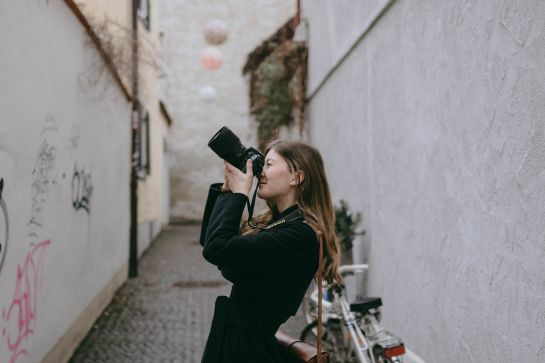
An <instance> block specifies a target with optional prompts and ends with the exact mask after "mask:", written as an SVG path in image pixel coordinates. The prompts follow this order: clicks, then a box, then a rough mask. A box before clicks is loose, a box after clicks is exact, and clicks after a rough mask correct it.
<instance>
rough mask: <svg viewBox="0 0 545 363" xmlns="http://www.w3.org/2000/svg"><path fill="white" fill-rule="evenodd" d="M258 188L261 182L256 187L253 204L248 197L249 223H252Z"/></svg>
mask: <svg viewBox="0 0 545 363" xmlns="http://www.w3.org/2000/svg"><path fill="white" fill-rule="evenodd" d="M257 189H259V184H258V185H257V186H256V187H255V190H254V195H253V197H252V203H251V204H250V199H246V203H247V204H248V223H251V221H252V216H253V214H254V206H255V197H256V195H257Z"/></svg>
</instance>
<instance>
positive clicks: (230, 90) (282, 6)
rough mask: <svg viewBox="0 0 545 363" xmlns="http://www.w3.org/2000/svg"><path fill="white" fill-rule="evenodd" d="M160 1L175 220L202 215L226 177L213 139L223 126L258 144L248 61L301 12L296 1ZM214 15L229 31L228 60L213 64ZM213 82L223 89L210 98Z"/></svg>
mask: <svg viewBox="0 0 545 363" xmlns="http://www.w3.org/2000/svg"><path fill="white" fill-rule="evenodd" d="M159 6H160V8H159V12H160V15H159V19H160V20H159V21H160V22H161V24H160V28H161V30H162V31H164V34H165V36H164V51H165V59H166V62H167V64H168V67H169V69H170V77H169V79H170V80H171V82H170V86H169V88H168V92H167V96H168V99H169V100H170V105H171V109H170V111H171V114H172V117H173V119H174V120H175V122H174V123H173V125H172V128H171V134H170V136H169V143H168V145H169V148H170V150H171V157H172V159H171V178H170V180H171V207H170V213H171V215H172V220H173V221H175V222H198V221H200V219H201V218H202V213H203V210H204V202H205V200H206V195H207V193H208V187H209V185H210V184H211V183H214V182H218V181H222V180H223V162H222V160H221V159H220V158H219V157H218V156H217V155H216V154H214V153H213V151H212V150H211V149H210V148H209V147H208V146H207V143H208V141H209V140H210V138H211V137H212V136H213V135H214V134H215V133H216V132H217V131H218V130H219V129H220V128H221V127H222V126H228V127H229V128H230V129H231V130H233V132H235V133H236V134H237V135H238V136H239V137H240V139H241V142H242V143H243V144H244V145H246V146H247V147H249V146H255V143H256V135H255V132H254V131H253V128H252V123H253V121H252V118H251V115H250V114H249V99H248V82H247V79H245V78H244V77H243V75H242V68H243V66H244V64H245V62H246V58H247V55H248V54H249V53H250V52H251V51H252V50H253V49H254V48H255V46H256V45H257V44H259V43H261V42H262V41H263V40H265V39H266V38H267V37H269V36H270V35H271V34H273V33H274V32H275V31H276V29H277V28H278V27H279V26H281V25H282V24H284V23H285V22H286V21H287V20H288V19H289V18H290V17H292V16H293V15H294V14H295V11H296V2H295V1H281V0H259V1H250V2H241V1H236V0H229V1H219V0H210V1H198V2H195V1H172V0H165V1H161V2H160V4H159ZM211 20H220V21H223V22H224V23H225V24H226V27H227V30H228V36H227V40H226V41H225V42H224V43H222V44H220V45H217V46H215V48H216V49H217V50H218V51H219V52H220V53H221V56H222V60H223V62H222V64H221V66H220V67H219V68H217V69H214V70H207V69H205V68H203V65H202V63H201V57H202V55H203V52H205V50H206V49H207V48H209V47H210V46H211V44H209V43H207V41H206V39H205V37H204V34H203V28H204V27H205V25H206V24H207V23H208V22H209V21H211ZM207 86H208V87H211V88H213V89H214V90H215V92H216V96H215V99H214V100H210V101H208V102H207V101H206V100H207V98H206V96H207V95H206V93H205V94H204V95H203V91H205V90H206V88H205V87H207ZM203 88H205V89H204V90H203ZM208 89H210V88H208ZM203 96H204V97H203ZM260 202H261V201H260ZM259 205H260V206H261V207H262V206H263V205H264V204H262V203H260V204H259Z"/></svg>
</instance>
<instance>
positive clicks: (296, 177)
mask: <svg viewBox="0 0 545 363" xmlns="http://www.w3.org/2000/svg"><path fill="white" fill-rule="evenodd" d="M303 180H305V172H304V171H302V170H298V171H296V172H295V173H294V174H293V178H292V179H291V181H290V185H294V186H297V185H299V184H301V183H302V182H303Z"/></svg>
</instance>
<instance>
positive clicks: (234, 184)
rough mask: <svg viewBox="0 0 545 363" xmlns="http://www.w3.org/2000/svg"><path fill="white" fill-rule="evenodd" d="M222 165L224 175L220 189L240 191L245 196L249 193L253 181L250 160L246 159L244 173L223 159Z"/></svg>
mask: <svg viewBox="0 0 545 363" xmlns="http://www.w3.org/2000/svg"><path fill="white" fill-rule="evenodd" d="M223 165H224V173H225V175H224V179H223V180H224V182H223V187H222V190H223V191H231V192H233V193H242V194H245V195H246V196H247V195H248V194H249V193H250V189H252V183H253V181H254V172H253V164H252V160H250V159H248V160H246V173H243V172H242V171H240V170H239V169H237V168H236V167H234V166H233V165H231V164H230V163H228V162H227V161H225V160H224V161H223Z"/></svg>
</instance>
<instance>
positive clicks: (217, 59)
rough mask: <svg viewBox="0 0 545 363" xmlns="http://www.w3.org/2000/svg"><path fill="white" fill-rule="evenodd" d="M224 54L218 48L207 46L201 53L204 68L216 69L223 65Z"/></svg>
mask: <svg viewBox="0 0 545 363" xmlns="http://www.w3.org/2000/svg"><path fill="white" fill-rule="evenodd" d="M222 63H223V56H222V54H221V52H220V51H219V50H218V49H217V48H213V47H210V48H206V49H205V50H204V52H203V53H202V55H201V64H202V66H203V67H204V69H207V70H214V69H218V68H219V67H221V65H222Z"/></svg>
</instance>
